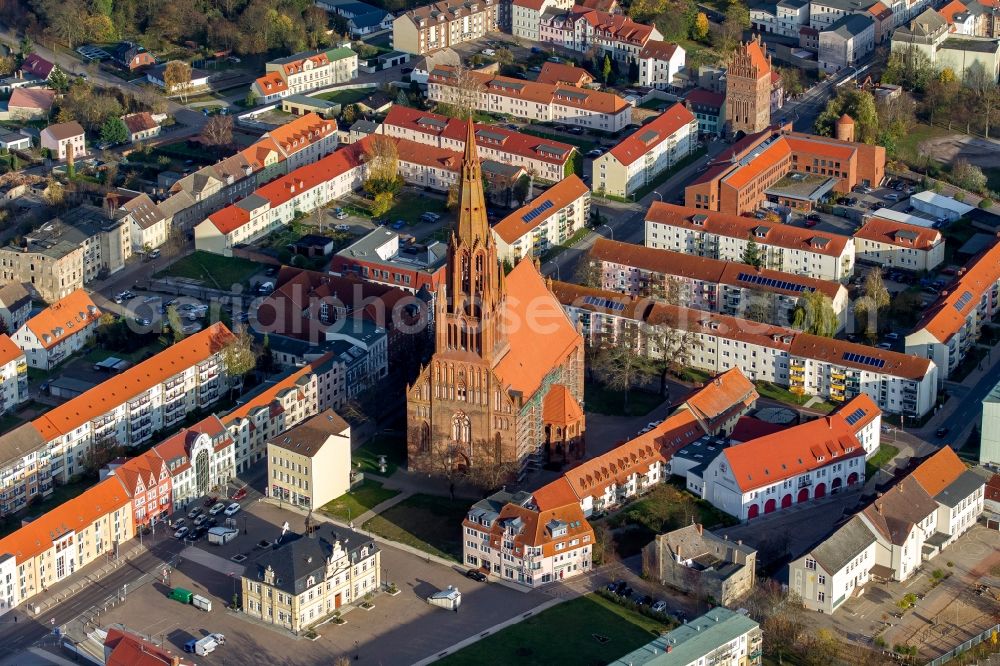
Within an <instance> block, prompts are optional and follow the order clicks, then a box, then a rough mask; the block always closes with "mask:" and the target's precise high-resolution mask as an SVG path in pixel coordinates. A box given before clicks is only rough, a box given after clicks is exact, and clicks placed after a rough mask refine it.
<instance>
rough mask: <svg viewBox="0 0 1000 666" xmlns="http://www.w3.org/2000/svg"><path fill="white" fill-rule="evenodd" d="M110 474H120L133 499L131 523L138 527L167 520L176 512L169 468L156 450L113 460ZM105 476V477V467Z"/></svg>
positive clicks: (123, 484)
mask: <svg viewBox="0 0 1000 666" xmlns="http://www.w3.org/2000/svg"><path fill="white" fill-rule="evenodd" d="M109 468H110V469H109V471H108V476H114V477H115V478H117V479H118V480H119V481H120V482H121V484H122V487H123V488H124V489H125V494H126V495H128V496H129V498H130V499H131V500H132V501H131V504H132V524H133V525H134V526H135V529H136V530H139V529H141V528H143V527H145V526H146V525H152V524H155V523H165V522H166V521H167V517H168V516H170V515H171V514H172V513H173V506H174V505H173V503H172V493H171V478H170V469H169V468H168V467H167V463H166V461H165V460H164V459H163V458H162V457H160V455H159V454H158V453H157V452H156V451H153V450H150V451H146V452H145V453H143V454H142V455H140V456H136V457H135V458H130V459H129V460H126V461H125V462H124V463H121V464H110V465H109ZM101 476H102V480H103V479H104V478H106V477H105V475H104V474H103V470H102V475H101Z"/></svg>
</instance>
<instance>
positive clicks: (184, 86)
mask: <svg viewBox="0 0 1000 666" xmlns="http://www.w3.org/2000/svg"><path fill="white" fill-rule="evenodd" d="M169 64H170V63H167V62H165V63H162V64H160V65H153V66H151V67H148V68H147V69H146V70H145V71H144V72H143V73H144V74H145V75H146V81H148V82H149V83H152V84H153V85H154V86H158V87H159V88H160V89H161V90H163V92H165V93H167V94H168V95H172V94H175V93H180V92H181V91H182V90H183V91H185V92H188V93H190V92H191V91H194V90H197V89H203V88H205V87H207V86H208V84H209V80H210V79H211V78H212V74H209V73H208V72H206V71H205V70H203V69H198V68H197V67H192V68H191V78H190V79H188V81H187V82H185V83H175V84H173V85H172V86H171V87H170V89H169V90H168V89H167V82H166V76H165V74H166V71H167V65H169Z"/></svg>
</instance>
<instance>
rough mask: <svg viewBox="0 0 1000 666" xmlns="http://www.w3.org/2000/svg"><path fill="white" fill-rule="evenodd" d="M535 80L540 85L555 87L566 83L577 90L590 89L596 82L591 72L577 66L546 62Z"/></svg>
mask: <svg viewBox="0 0 1000 666" xmlns="http://www.w3.org/2000/svg"><path fill="white" fill-rule="evenodd" d="M535 80H536V81H538V82H539V83H551V84H553V85H556V84H558V83H565V84H566V85H568V86H576V87H577V88H588V87H590V85H591V84H592V83H593V82H594V77H593V75H591V73H590V72H588V71H587V70H585V69H583V68H582V67H577V66H576V65H569V64H566V63H563V62H549V61H545V62H543V63H542V71H540V72H538V76H537V77H535Z"/></svg>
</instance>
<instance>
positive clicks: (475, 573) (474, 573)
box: [465, 569, 489, 583]
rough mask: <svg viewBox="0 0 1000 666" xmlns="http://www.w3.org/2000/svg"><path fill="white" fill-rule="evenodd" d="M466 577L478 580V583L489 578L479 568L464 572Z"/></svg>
mask: <svg viewBox="0 0 1000 666" xmlns="http://www.w3.org/2000/svg"><path fill="white" fill-rule="evenodd" d="M465 577H466V578H471V579H472V580H475V581H478V582H480V583H485V582H487V581H488V580H489V578H488V577H487V576H486V574H484V573H483V572H482V571H480V570H479V569H469V570H468V571H466V572H465Z"/></svg>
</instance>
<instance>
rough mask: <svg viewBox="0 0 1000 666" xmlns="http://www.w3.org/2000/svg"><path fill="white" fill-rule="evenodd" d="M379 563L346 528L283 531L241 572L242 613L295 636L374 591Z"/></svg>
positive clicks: (367, 542)
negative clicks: (272, 543)
mask: <svg viewBox="0 0 1000 666" xmlns="http://www.w3.org/2000/svg"><path fill="white" fill-rule="evenodd" d="M0 543H2V542H0ZM381 562H382V551H381V550H380V549H379V547H378V545H377V544H376V543H375V541H373V540H372V538H371V537H368V536H365V535H363V534H359V533H358V532H354V531H352V530H349V529H345V528H342V527H336V526H334V525H331V524H329V523H320V524H319V525H318V526H316V527H314V528H313V530H312V531H311V532H310V534H308V535H299V534H295V533H285V534H284V535H283V536H282V537H281V538H280V539H279V540H278V543H277V544H276V545H275V546H274V547H273V548H271V549H269V550H265V551H264V552H263V553H262V554H260V555H258V556H257V557H256V558H255V559H254V560H253V562H251V563H250V565H249V566H248V567H247V570H246V573H244V574H243V577H242V592H241V594H240V602H241V604H242V611H243V613H244V614H245V615H247V617H251V618H254V619H255V620H256V621H258V622H263V623H265V624H272V625H275V626H277V627H280V628H282V629H285V630H287V631H291V632H292V633H294V634H301V633H303V632H304V631H306V630H307V629H309V628H310V627H312V626H313V625H315V624H317V623H318V622H319V621H320V620H326V619H329V618H330V616H332V615H333V613H334V612H336V611H337V610H338V609H339V608H340V607H341V606H343V605H345V604H350V603H356V602H359V601H361V600H362V599H364V597H365V595H366V594H368V593H373V594H374V593H375V592H377V591H378V590H379V588H380V586H381V584H382V578H381V575H382V566H381Z"/></svg>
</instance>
